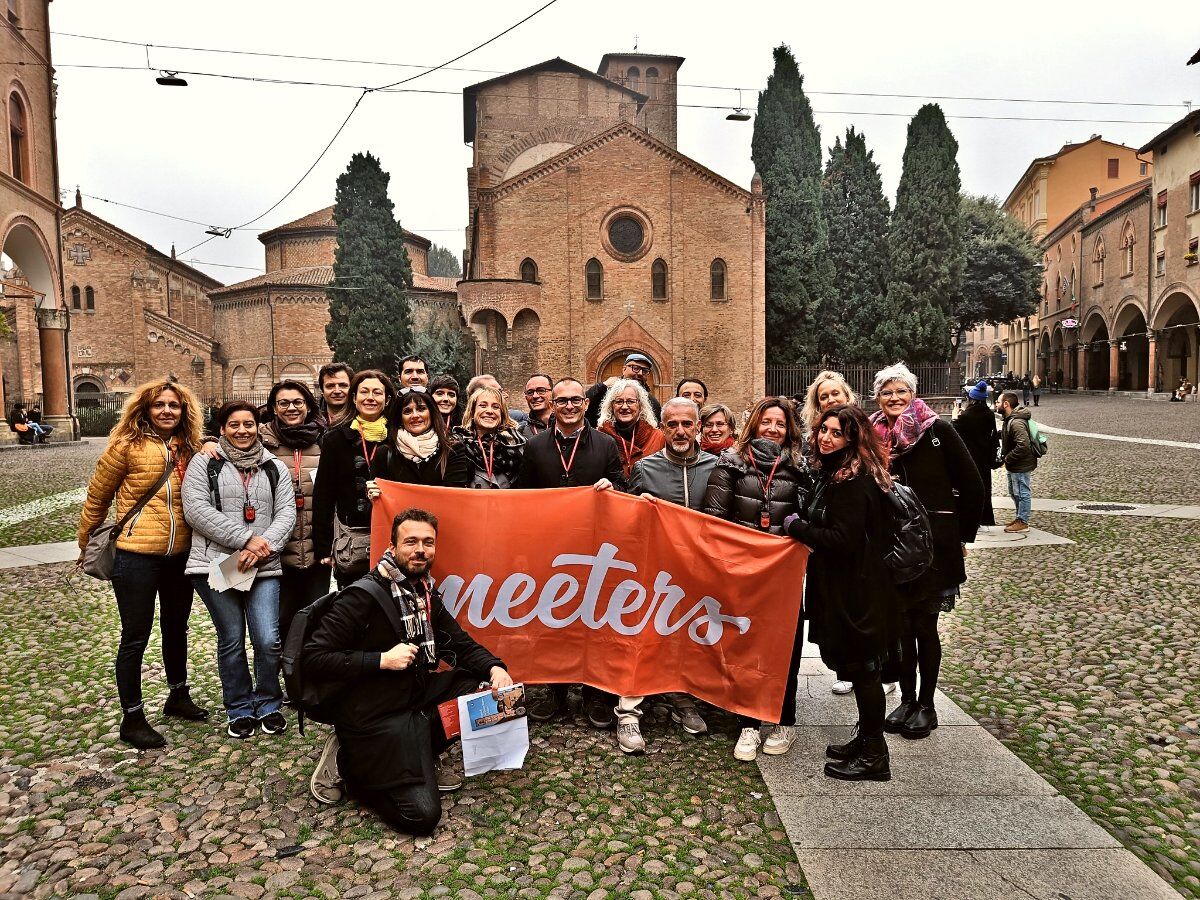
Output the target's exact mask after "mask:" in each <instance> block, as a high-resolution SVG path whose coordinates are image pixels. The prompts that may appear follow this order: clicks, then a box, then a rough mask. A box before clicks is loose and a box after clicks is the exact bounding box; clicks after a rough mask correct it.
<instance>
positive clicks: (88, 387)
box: [75, 375, 108, 406]
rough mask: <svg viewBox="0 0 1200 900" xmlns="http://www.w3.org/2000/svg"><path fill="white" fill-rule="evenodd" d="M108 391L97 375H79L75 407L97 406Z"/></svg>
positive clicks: (76, 382) (76, 379)
mask: <svg viewBox="0 0 1200 900" xmlns="http://www.w3.org/2000/svg"><path fill="white" fill-rule="evenodd" d="M107 391H108V388H106V387H105V386H104V382H103V381H101V380H100V379H99V378H97V377H96V376H95V375H79V376H77V377H76V378H75V405H76V406H97V405H99V403H100V397H101V396H102V395H103V394H105V393H107Z"/></svg>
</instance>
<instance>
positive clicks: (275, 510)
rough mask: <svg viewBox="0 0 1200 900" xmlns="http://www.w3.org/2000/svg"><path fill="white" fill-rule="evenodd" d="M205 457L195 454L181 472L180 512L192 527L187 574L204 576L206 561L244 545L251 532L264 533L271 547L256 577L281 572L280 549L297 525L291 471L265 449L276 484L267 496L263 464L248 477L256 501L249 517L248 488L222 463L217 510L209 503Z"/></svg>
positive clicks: (252, 499)
mask: <svg viewBox="0 0 1200 900" xmlns="http://www.w3.org/2000/svg"><path fill="white" fill-rule="evenodd" d="M208 459H209V458H208V456H206V455H205V454H203V453H197V454H196V455H195V456H194V457H193V458H192V461H191V462H190V463H188V467H187V474H186V475H184V476H183V517H184V518H185V519H187V523H188V524H189V525H191V526H192V551H191V553H190V554H188V561H187V569H186V570H185V571H186V572H187V574H188V575H207V574H208V566H209V563H211V562H212V561H213V560H214V559H216V558H217V557H218V556H220V555H222V554H225V553H236V552H237V551H239V550H241V549H242V548H243V547H244V546H246V541H248V540H250V538H251V537H252V536H253V535H256V534H257V535H262V537H263V538H264V539H266V541H267V543H268V544H270V545H271V550H272V551H273V552H272V554H271V556H269V557H268V558H267V559H266V560H265V561H264V562H263V563H262V564H261V565H260V566H259V567H258V574H259V576H271V575H276V576H277V575H281V574H282V573H283V566H282V565H281V564H280V561H279V552H280V550H282V549H283V546H284V545H285V544H286V543H287V542H288V539H289V538H290V537H291V535H292V529H293V528H294V527H295V525H296V493H295V491H294V490H292V479H291V473H290V472H288V470H287V467H286V466H284V464H283V463H281V462H280V461H279V460H278V459H276V458H275V457H274V456H272V455H271V454H270V453H269V452H267V451H266V450H263V453H262V457H261V461H262V465H263V466H276V467H278V469H279V483H278V484H277V485H276V487H275V498H274V501H272V499H271V483H270V482H269V481H267V476H266V473H265V472H263V470H262V468H261V466H260V468H259V469H258V470H256V471H255V473H254V477H253V479H252V480H251V482H250V492H249V494H250V503H251V505H253V506H254V511H255V517H254V521H253V522H247V521H246V520H245V518H244V515H243V507H244V506H245V503H246V489H245V486H244V485H243V483H242V478H241V475H240V474H239V473H238V471H237V469H235V468H234V467H233V463H230V462H226V463H225V465H224V466H222V467H221V474H220V475H219V476H218V477H217V486H218V487H219V489H220V492H221V509H220V511H218V510H217V508H216V507H215V506H213V503H212V498H211V497H210V496H209V493H208Z"/></svg>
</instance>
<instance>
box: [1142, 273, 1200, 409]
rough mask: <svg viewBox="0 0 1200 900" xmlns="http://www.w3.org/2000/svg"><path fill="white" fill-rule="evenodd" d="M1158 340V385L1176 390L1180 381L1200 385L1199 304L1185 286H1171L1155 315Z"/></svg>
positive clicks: (1164, 292)
mask: <svg viewBox="0 0 1200 900" xmlns="http://www.w3.org/2000/svg"><path fill="white" fill-rule="evenodd" d="M1153 327H1154V331H1155V336H1156V338H1157V348H1156V349H1157V365H1156V366H1155V369H1156V371H1155V381H1156V382H1157V385H1158V386H1159V387H1161V388H1162V389H1163V390H1168V391H1169V390H1174V388H1175V386H1176V385H1177V384H1178V383H1179V379H1180V378H1186V379H1187V380H1188V381H1190V382H1191V383H1192V384H1198V383H1200V360H1198V357H1200V302H1198V301H1197V300H1196V297H1195V296H1194V295H1193V294H1192V292H1191V291H1190V290H1188V288H1186V287H1185V286H1184V285H1181V284H1176V285H1171V286H1170V287H1168V288H1167V289H1166V290H1165V291H1163V293H1162V295H1161V299H1160V300H1159V303H1158V309H1157V310H1155V313H1154V326H1153Z"/></svg>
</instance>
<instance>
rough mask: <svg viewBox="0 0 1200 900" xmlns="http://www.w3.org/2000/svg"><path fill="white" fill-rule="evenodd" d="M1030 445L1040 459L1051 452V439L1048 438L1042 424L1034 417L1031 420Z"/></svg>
mask: <svg viewBox="0 0 1200 900" xmlns="http://www.w3.org/2000/svg"><path fill="white" fill-rule="evenodd" d="M1029 446H1030V447H1032V448H1033V455H1034V456H1036V457H1037V458H1038V459H1041V458H1042V457H1043V456H1045V455H1046V454H1047V453H1049V452H1050V441H1048V440H1047V439H1046V435H1045V434H1044V433H1043V432H1042V429H1041V426H1039V425H1038V423H1037V422H1035V421H1033V419H1030V420H1029Z"/></svg>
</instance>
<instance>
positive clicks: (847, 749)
mask: <svg viewBox="0 0 1200 900" xmlns="http://www.w3.org/2000/svg"><path fill="white" fill-rule="evenodd" d="M864 740H865V738H864V737H863V736H862V732H861V731H859V730H858V726H857V725H855V726H854V733H853V734H852V735H851V736H850V740H848V741H847V742H846V743H844V744H830V745H829V746H827V747H826V748H825V755H826V756H828V757H829V758H830V759H854V757H856V756H858V755H859V754H860V753H862V749H863V741H864Z"/></svg>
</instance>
